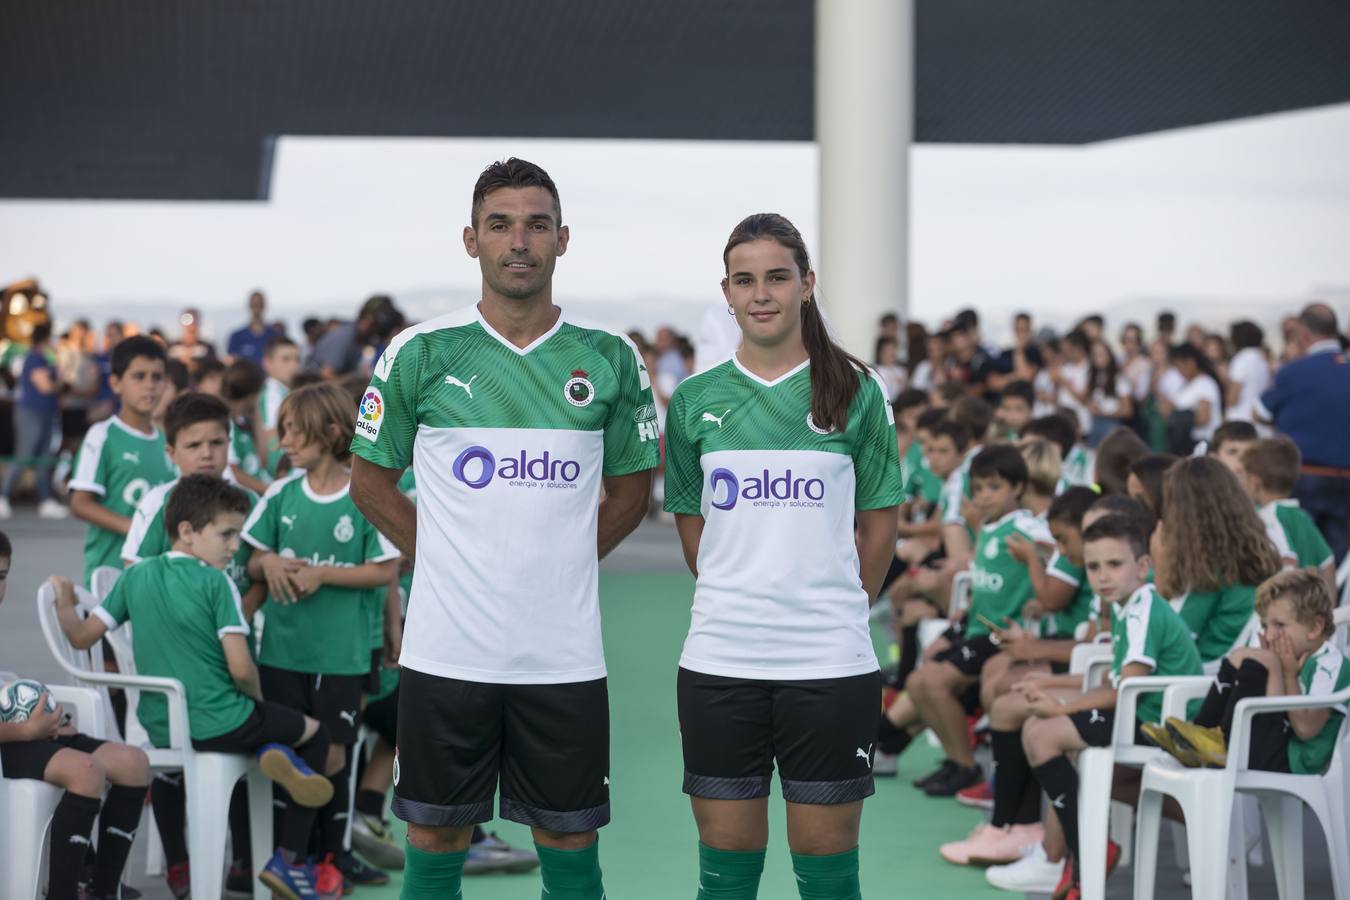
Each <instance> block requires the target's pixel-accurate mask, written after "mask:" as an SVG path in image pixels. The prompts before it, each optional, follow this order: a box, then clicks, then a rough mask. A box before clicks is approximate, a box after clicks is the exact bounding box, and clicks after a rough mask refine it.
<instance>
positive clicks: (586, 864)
mask: <svg viewBox="0 0 1350 900" xmlns="http://www.w3.org/2000/svg"><path fill="white" fill-rule="evenodd" d="M534 849H535V850H536V851H537V852H538V853H539V874H540V876H542V878H543V881H544V892H543V894H541V895H540V897H541V898H542V900H604V897H605V886H604V884H602V883H601V881H600V842H599V841H598V840H597V841H596V842H595V843H594V844H591V845H590V846H589V847H586V848H584V849H582V850H558V849H556V848H554V847H543V846H540V845H539V844H535V845H534Z"/></svg>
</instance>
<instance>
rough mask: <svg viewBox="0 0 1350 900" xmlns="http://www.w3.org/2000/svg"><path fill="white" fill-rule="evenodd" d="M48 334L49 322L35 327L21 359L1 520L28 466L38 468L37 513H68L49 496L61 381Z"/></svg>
mask: <svg viewBox="0 0 1350 900" xmlns="http://www.w3.org/2000/svg"><path fill="white" fill-rule="evenodd" d="M51 337H52V326H51V322H42V323H41V324H39V325H36V326H34V328H33V336H32V339H31V342H30V343H29V346H28V353H27V354H26V355H25V356H24V358H23V368H22V369H20V373H19V390H18V396H17V397H16V398H15V401H14V463H13V464H12V465H11V466H10V467H9V471H8V472H6V473H5V482H4V488H3V490H0V519H8V518H9V517H10V515H11V511H10V505H9V497H10V495H11V494H12V493H13V492H14V488H16V487H18V484H19V479H20V478H21V477H22V476H23V473H24V472H25V471H27V470H28V469H29V468H30V467H31V468H33V469H36V470H37V495H38V515H39V516H42V518H44V519H64V518H65V517H66V515H67V510H66V508H65V507H64V506H62V505H61V504H60V503H59V502H57V501H56V500H54V499H52V487H51V470H52V438H53V432H54V431H55V430H56V427H57V423H58V422H59V419H58V418H57V408H56V401H57V395H58V394H59V393H60V391H61V383H60V381H59V380H58V379H57V374H56V364H55V357H56V354H55V351H54V350H53V349H52V346H51Z"/></svg>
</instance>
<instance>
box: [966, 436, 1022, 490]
mask: <svg viewBox="0 0 1350 900" xmlns="http://www.w3.org/2000/svg"><path fill="white" fill-rule="evenodd" d="M994 477H998V478H1001V479H1003V480H1004V481H1006V482H1008V483H1009V484H1011V485H1012V486H1014V487H1025V486H1026V483H1027V461H1026V460H1025V459H1023V458H1022V451H1020V450H1018V449H1017V448H1016V447H1014V446H1012V445H1010V444H995V445H994V446H992V447H986V448H984V449H983V450H981V451H980V452H979V453H977V454H975V458H974V459H973V460H971V461H970V478H971V480H972V481H973V480H975V479H976V478H994Z"/></svg>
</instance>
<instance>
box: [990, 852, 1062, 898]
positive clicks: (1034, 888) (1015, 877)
mask: <svg viewBox="0 0 1350 900" xmlns="http://www.w3.org/2000/svg"><path fill="white" fill-rule="evenodd" d="M1063 872H1064V862H1063V860H1061V861H1059V862H1051V861H1050V860H1049V859H1047V858H1046V855H1045V845H1044V844H1037V845H1036V846H1034V847H1032V848H1031V849H1030V850H1028V851H1027V852H1026V854H1025V855H1023V857H1022V858H1021V859H1019V860H1018V861H1017V862H1015V863H1009V864H1008V865H1006V866H990V867H989V868H987V869H985V870H984V878H985V880H986V881H988V882H989V883H990V884H992V885H993V886H994V887H996V888H1002V889H1003V890H1005V891H1014V892H1020V893H1026V894H1049V893H1051V892H1053V891H1054V889H1055V887H1056V886H1057V885H1058V884H1059V876H1060V875H1061V874H1063Z"/></svg>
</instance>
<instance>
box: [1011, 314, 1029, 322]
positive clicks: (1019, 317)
mask: <svg viewBox="0 0 1350 900" xmlns="http://www.w3.org/2000/svg"><path fill="white" fill-rule="evenodd" d="M1013 321H1014V322H1028V323H1030V322H1031V313H1028V312H1020V313H1017V314H1016V315H1015V316H1013Z"/></svg>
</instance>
